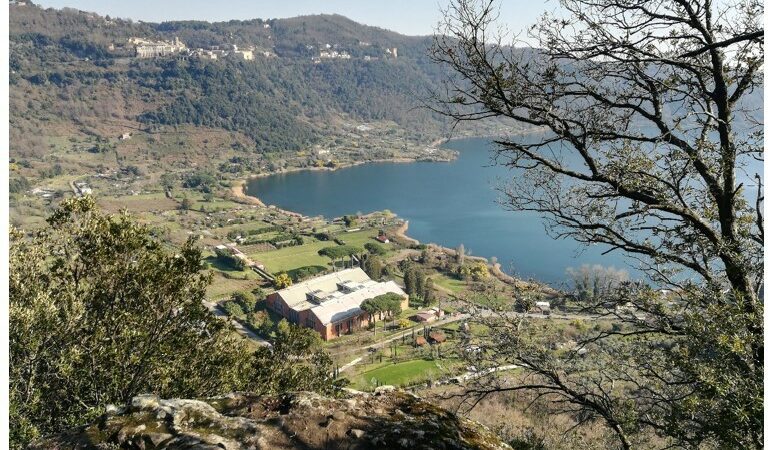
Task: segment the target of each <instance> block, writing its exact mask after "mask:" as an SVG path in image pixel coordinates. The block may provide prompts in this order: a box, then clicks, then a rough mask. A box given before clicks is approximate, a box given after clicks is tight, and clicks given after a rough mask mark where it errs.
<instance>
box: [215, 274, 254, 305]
mask: <svg viewBox="0 0 775 450" xmlns="http://www.w3.org/2000/svg"><path fill="white" fill-rule="evenodd" d="M214 275H215V276H214V277H213V282H212V283H211V284H210V286H208V287H207V298H208V299H210V300H219V299H222V298H224V297H228V296H230V295H231V294H232V293H234V292H237V291H251V290H253V289H255V288H257V287H259V286H261V283H262V282H261V280H258V279H256V278H249V279H247V280H242V279H234V278H226V277H224V276H223V275H222V274H221V273H219V272H216V273H215V274H214Z"/></svg>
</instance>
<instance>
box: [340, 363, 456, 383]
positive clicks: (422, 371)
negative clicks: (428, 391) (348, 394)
mask: <svg viewBox="0 0 775 450" xmlns="http://www.w3.org/2000/svg"><path fill="white" fill-rule="evenodd" d="M448 363H449V362H448V361H447V362H442V361H429V360H425V359H415V360H412V361H406V362H402V363H398V364H390V365H387V366H384V367H380V368H378V369H374V370H370V371H368V372H364V373H363V374H361V375H360V376H358V377H356V378H355V379H354V380H353V383H352V384H353V386H354V387H355V388H356V389H358V388H366V387H369V386H375V385H376V384H375V382H378V383H379V384H389V385H392V386H408V385H411V384H415V383H419V382H422V381H423V380H427V379H430V378H438V377H439V376H441V375H443V374H445V373H446V372H447V369H444V368H442V367H444V366H446V365H447V364H448Z"/></svg>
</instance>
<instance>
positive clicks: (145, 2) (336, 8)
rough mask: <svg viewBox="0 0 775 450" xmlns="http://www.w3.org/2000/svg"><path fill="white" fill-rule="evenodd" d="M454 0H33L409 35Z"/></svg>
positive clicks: (513, 21) (518, 16) (524, 14)
mask: <svg viewBox="0 0 775 450" xmlns="http://www.w3.org/2000/svg"><path fill="white" fill-rule="evenodd" d="M449 1H450V0H391V1H371V0H369V1H367V0H325V1H324V0H315V1H313V0H222V1H213V0H131V1H128V0H35V3H37V4H39V5H41V6H44V7H53V8H62V7H65V6H69V7H72V8H77V9H81V10H84V11H92V12H96V13H99V14H103V15H105V14H107V15H109V16H112V17H121V18H131V19H134V20H144V21H147V22H163V21H165V20H207V21H223V20H230V19H255V18H262V19H270V18H272V19H274V18H283V17H294V16H300V15H305V14H322V13H325V14H333V13H336V14H341V15H344V16H347V17H349V18H351V19H353V20H355V21H357V22H360V23H364V24H366V25H374V26H378V27H382V28H387V29H389V30H394V31H398V32H399V33H402V34H408V35H426V34H431V33H433V30H434V27H435V26H436V24H437V23H438V20H439V18H440V12H439V11H440V9H441V8H442V7H444V6H446V5H447V4H448V2H449ZM501 3H502V4H501V22H502V23H504V24H507V25H508V27H509V29H510V30H512V31H518V30H522V29H524V28H526V27H527V26H529V25H531V24H532V23H533V22H534V21H535V20H536V19H537V18H538V16H539V15H540V14H541V12H543V11H544V10H547V9H551V8H552V7H553V6H554V4H555V0H502V2H501Z"/></svg>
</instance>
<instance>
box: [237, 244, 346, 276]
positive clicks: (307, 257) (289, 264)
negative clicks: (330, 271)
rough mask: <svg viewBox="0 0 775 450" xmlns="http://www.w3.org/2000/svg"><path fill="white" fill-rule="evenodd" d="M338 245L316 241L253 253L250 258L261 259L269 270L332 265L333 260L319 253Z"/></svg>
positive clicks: (280, 270) (275, 271)
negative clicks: (323, 249)
mask: <svg viewBox="0 0 775 450" xmlns="http://www.w3.org/2000/svg"><path fill="white" fill-rule="evenodd" d="M331 245H336V244H334V243H333V242H324V241H314V242H310V243H307V244H304V245H297V246H294V247H285V248H281V249H277V250H271V251H268V252H261V253H252V254H250V258H251V259H252V260H254V261H260V262H261V263H262V264H264V265H265V266H266V268H267V270H268V271H269V272H272V273H277V272H285V271H288V270H292V269H297V268H299V267H304V266H324V267H326V266H328V267H330V266H331V260H329V259H328V258H325V257H323V256H320V255H318V250H320V249H321V248H325V247H330V246H331Z"/></svg>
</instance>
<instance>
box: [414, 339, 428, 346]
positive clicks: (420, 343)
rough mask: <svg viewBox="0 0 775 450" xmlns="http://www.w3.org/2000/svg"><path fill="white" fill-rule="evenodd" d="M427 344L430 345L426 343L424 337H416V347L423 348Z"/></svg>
mask: <svg viewBox="0 0 775 450" xmlns="http://www.w3.org/2000/svg"><path fill="white" fill-rule="evenodd" d="M427 343H428V341H426V340H425V338H424V337H422V336H416V337H415V338H414V346H415V347H422V346H424V345H425V344H427Z"/></svg>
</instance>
